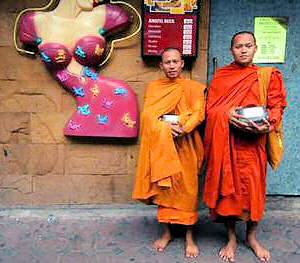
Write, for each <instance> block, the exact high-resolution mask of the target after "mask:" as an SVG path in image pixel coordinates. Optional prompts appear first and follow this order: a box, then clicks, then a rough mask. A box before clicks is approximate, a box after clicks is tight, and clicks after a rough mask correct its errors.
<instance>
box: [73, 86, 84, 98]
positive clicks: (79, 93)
mask: <svg viewBox="0 0 300 263" xmlns="http://www.w3.org/2000/svg"><path fill="white" fill-rule="evenodd" d="M73 92H74V95H75V96H76V97H84V90H83V88H82V87H79V88H76V87H73Z"/></svg>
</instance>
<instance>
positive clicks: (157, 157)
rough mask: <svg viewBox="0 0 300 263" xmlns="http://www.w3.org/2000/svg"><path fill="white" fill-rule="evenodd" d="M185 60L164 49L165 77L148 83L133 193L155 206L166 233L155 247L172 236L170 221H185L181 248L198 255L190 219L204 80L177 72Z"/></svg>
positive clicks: (194, 206)
mask: <svg viewBox="0 0 300 263" xmlns="http://www.w3.org/2000/svg"><path fill="white" fill-rule="evenodd" d="M183 66H184V61H183V60H182V58H181V54H180V52H179V51H178V50H177V49H175V48H168V49H165V50H164V52H163V53H162V61H161V62H160V68H161V69H162V71H163V72H164V74H165V77H164V78H163V79H159V80H155V81H152V82H151V83H150V84H149V85H148V87H147V89H146V94H145V101H144V108H143V112H142V117H141V146H140V152H139V159H138V168H137V174H136V178H135V185H134V190H133V198H134V199H137V200H139V201H142V202H144V203H146V204H156V205H157V206H158V212H157V218H158V221H159V222H160V223H163V225H164V233H163V235H162V236H161V237H160V238H159V239H158V240H156V241H155V242H154V248H155V249H157V251H163V250H164V249H165V247H166V246H167V245H168V243H169V241H171V239H172V236H171V231H170V224H181V225H186V226H187V232H186V249H185V254H186V256H187V257H196V256H198V254H199V249H198V247H197V245H196V243H195V242H194V239H193V235H192V225H193V224H195V223H196V221H197V197H198V177H197V175H198V171H199V169H200V167H201V164H202V159H203V155H204V150H203V146H202V142H201V138H200V136H199V133H198V131H197V130H196V127H197V126H198V125H199V124H200V123H201V122H202V120H203V119H204V115H205V106H204V95H203V93H204V86H203V85H201V84H199V83H198V82H196V81H193V80H189V79H183V78H181V77H180V74H181V70H182V68H183ZM165 115H168V116H167V117H170V116H171V118H172V119H171V120H168V119H165ZM174 118H175V120H174ZM176 119H177V120H176Z"/></svg>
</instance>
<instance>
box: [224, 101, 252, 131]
mask: <svg viewBox="0 0 300 263" xmlns="http://www.w3.org/2000/svg"><path fill="white" fill-rule="evenodd" d="M239 108H241V107H234V108H231V109H230V110H229V112H228V120H229V123H230V124H231V125H232V126H234V127H236V128H238V129H240V130H245V131H247V130H249V129H250V130H251V126H250V125H249V120H248V119H246V118H244V117H243V116H242V115H240V114H237V113H236V110H237V109H239Z"/></svg>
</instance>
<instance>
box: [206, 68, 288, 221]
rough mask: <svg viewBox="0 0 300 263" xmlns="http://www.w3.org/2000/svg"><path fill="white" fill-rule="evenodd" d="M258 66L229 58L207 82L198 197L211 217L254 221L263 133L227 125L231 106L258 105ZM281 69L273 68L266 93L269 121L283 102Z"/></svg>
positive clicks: (258, 209) (262, 185)
mask: <svg viewBox="0 0 300 263" xmlns="http://www.w3.org/2000/svg"><path fill="white" fill-rule="evenodd" d="M257 69H258V67H257V66H255V65H252V66H249V67H246V68H242V67H240V66H239V65H237V64H235V63H232V64H230V65H227V66H225V67H223V68H221V69H219V70H218V71H217V72H216V74H215V75H214V77H213V80H212V82H211V85H210V88H209V93H208V98H207V105H206V128H205V138H204V148H205V156H206V161H207V171H206V178H205V185H204V194H203V195H204V196H203V200H204V202H205V203H206V204H207V205H208V207H210V208H212V210H211V212H212V217H213V219H217V217H218V216H237V217H240V218H242V219H244V220H252V221H259V220H260V219H261V218H262V216H263V212H264V206H265V196H266V166H267V156H266V135H265V134H251V133H247V132H243V131H241V130H238V129H237V128H233V127H231V126H230V125H229V120H228V112H229V110H230V109H231V108H232V107H238V106H241V107H251V106H260V105H261V102H260V95H259V86H258V75H257ZM286 105H287V104H286V92H285V88H284V84H283V79H282V75H281V73H280V72H279V71H278V70H276V69H273V71H272V73H271V79H270V83H269V88H268V93H267V111H268V113H269V122H270V123H271V125H273V126H276V125H277V124H278V123H279V122H280V120H281V118H282V114H283V110H284V108H285V107H286Z"/></svg>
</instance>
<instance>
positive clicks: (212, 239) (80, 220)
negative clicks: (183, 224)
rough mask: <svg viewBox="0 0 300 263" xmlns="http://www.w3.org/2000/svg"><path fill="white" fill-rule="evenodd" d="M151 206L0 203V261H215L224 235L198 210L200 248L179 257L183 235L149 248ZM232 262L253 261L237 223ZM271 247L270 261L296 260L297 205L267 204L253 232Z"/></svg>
mask: <svg viewBox="0 0 300 263" xmlns="http://www.w3.org/2000/svg"><path fill="white" fill-rule="evenodd" d="M155 216H156V209H155V208H154V207H150V206H144V205H135V204H132V205H97V206H74V205H73V206H51V207H44V208H30V209H26V208H15V209H0V262H1V263H2V262H5V263H8V262H11V263H38V262H39V263H69V262H70V263H71V262H72V263H77V262H78V263H126V262H134V263H156V262H159V263H168V262H170V263H182V262H204V263H210V262H221V261H220V260H219V259H218V257H217V254H218V250H219V248H220V247H221V246H222V245H223V244H224V242H225V241H226V232H225V229H224V227H223V225H222V224H215V223H212V222H211V221H210V219H209V217H208V211H207V209H201V210H200V216H199V222H198V224H197V226H196V229H195V234H196V237H197V242H198V245H199V247H200V249H201V254H200V256H199V257H198V258H197V259H186V258H184V236H183V235H181V236H179V237H178V238H176V239H175V240H174V241H173V242H171V243H170V245H169V246H168V248H167V249H166V250H165V252H164V253H158V252H156V251H154V250H153V249H151V243H152V242H153V241H154V240H155V239H156V238H157V237H158V234H159V231H160V228H159V226H158V224H157V222H156V219H155ZM237 232H238V236H239V247H238V250H237V256H236V262H241V263H252V262H259V261H258V260H257V259H256V258H255V257H254V256H253V254H252V252H251V251H250V250H249V249H248V248H246V247H245V245H244V243H243V240H244V227H243V224H242V223H239V224H238V227H237ZM258 237H259V239H260V240H261V242H262V243H263V244H264V245H265V246H266V247H267V248H269V249H270V250H271V253H272V259H271V262H282V263H299V262H300V210H297V209H296V210H294V211H283V210H273V209H272V210H269V211H267V212H266V216H265V219H264V220H263V222H262V223H261V226H260V231H259V235H258Z"/></svg>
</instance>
